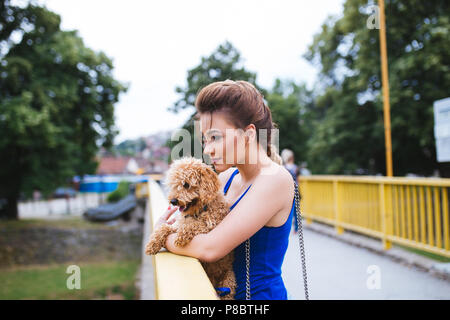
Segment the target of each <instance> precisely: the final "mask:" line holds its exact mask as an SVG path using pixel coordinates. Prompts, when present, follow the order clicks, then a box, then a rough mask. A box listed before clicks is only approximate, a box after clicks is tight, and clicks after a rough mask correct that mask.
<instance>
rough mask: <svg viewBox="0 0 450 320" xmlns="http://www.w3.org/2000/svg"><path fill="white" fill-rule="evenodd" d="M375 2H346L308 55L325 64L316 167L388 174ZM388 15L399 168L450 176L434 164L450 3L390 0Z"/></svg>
mask: <svg viewBox="0 0 450 320" xmlns="http://www.w3.org/2000/svg"><path fill="white" fill-rule="evenodd" d="M375 4H376V3H374V2H373V1H367V0H347V1H346V2H345V4H344V14H343V16H342V17H341V18H339V19H337V18H330V19H328V20H327V21H326V22H325V23H324V24H323V25H322V30H321V32H320V33H318V34H317V35H316V36H315V37H314V41H313V43H312V44H311V46H310V47H309V50H308V52H307V53H306V55H305V57H306V58H307V59H308V60H309V61H311V62H312V63H314V64H316V65H317V66H318V67H319V68H320V78H319V86H318V90H317V91H316V93H315V94H316V98H315V99H316V105H317V108H319V109H321V113H322V114H323V116H322V117H321V119H320V121H318V122H317V128H316V131H315V134H314V135H313V136H312V137H311V139H310V141H309V152H308V156H309V159H310V161H309V163H311V164H312V165H313V166H314V169H313V171H315V172H321V173H356V170H359V169H364V172H365V173H371V174H374V173H385V156H384V154H385V145H384V126H383V106H382V97H381V89H382V88H381V71H380V49H379V30H377V29H368V28H367V25H366V21H367V19H368V18H369V16H370V15H371V14H373V13H374V12H373V11H372V10H370V7H371V6H372V5H375ZM385 14H386V37H387V49H388V63H389V84H390V103H391V130H392V153H393V163H394V174H395V175H404V174H406V173H410V172H412V173H417V174H424V175H430V174H432V173H433V171H434V170H436V169H438V168H439V169H441V174H442V175H445V174H448V173H446V172H447V171H446V170H448V166H447V165H446V164H438V163H437V162H436V150H435V141H434V132H433V102H434V101H435V100H439V99H442V98H445V97H448V96H449V93H450V92H449V89H448V88H449V87H450V73H449V71H450V70H449V67H450V56H449V55H450V42H449V41H448V38H449V30H450V6H449V5H448V1H445V0H431V1H420V0H408V1H405V0H388V1H386V9H385Z"/></svg>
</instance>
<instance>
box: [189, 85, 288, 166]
mask: <svg viewBox="0 0 450 320" xmlns="http://www.w3.org/2000/svg"><path fill="white" fill-rule="evenodd" d="M195 107H196V108H197V111H198V112H200V113H206V112H210V113H211V114H212V113H213V112H223V114H224V115H225V116H226V117H227V119H228V120H229V121H230V122H231V123H232V124H233V125H234V126H235V127H236V128H241V129H244V128H245V127H246V126H248V125H249V124H252V123H253V124H254V125H255V128H256V141H257V142H260V143H261V141H260V139H259V129H267V141H263V142H264V144H265V145H266V146H267V155H268V156H269V157H270V158H271V159H272V160H274V161H275V162H278V163H279V160H280V159H281V158H280V157H279V155H278V154H277V150H276V148H275V146H274V145H272V144H271V134H272V130H271V129H275V128H276V124H275V123H273V122H272V113H271V111H270V109H269V107H268V106H267V105H266V104H265V102H264V97H263V95H262V94H261V92H259V90H258V89H256V87H255V86H254V85H253V84H251V83H249V82H247V81H242V80H238V81H232V80H225V81H218V82H213V83H211V84H209V85H207V86H206V87H204V88H202V89H201V90H200V91H199V93H198V94H197V98H196V100H195ZM278 158H280V159H278Z"/></svg>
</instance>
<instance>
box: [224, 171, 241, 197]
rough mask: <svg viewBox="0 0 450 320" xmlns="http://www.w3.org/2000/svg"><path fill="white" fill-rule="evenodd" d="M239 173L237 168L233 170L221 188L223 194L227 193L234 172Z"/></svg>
mask: <svg viewBox="0 0 450 320" xmlns="http://www.w3.org/2000/svg"><path fill="white" fill-rule="evenodd" d="M238 173H239V170H238V169H237V168H236V170H234V172H233V173H232V174H231V176H230V177H229V178H228V181H227V183H226V184H225V187H224V188H223V194H227V192H228V189H229V188H230V185H231V181H233V178H234V176H235V175H236V174H238Z"/></svg>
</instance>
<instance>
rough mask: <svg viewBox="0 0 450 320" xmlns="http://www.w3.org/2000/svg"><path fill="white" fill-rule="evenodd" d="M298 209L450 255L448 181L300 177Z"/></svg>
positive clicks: (387, 242) (339, 225)
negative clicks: (299, 207) (299, 206)
mask: <svg viewBox="0 0 450 320" xmlns="http://www.w3.org/2000/svg"><path fill="white" fill-rule="evenodd" d="M299 185H300V192H301V197H302V201H300V202H301V210H302V214H303V215H304V217H305V218H306V222H307V223H311V221H312V220H316V221H319V222H323V223H327V224H330V225H333V226H335V228H336V231H337V233H338V234H341V233H342V232H343V231H344V230H345V229H347V230H351V231H355V232H358V233H362V234H366V235H369V236H372V237H375V238H379V239H381V240H382V242H383V248H384V249H389V248H390V247H391V244H392V243H396V244H400V245H404V246H408V247H411V248H417V249H421V250H424V251H428V252H432V253H435V254H439V255H442V256H445V257H450V237H449V231H450V225H449V210H448V207H449V196H448V188H449V187H450V179H439V178H397V177H394V178H388V177H368V176H366V177H350V176H325V175H324V176H320V175H317V176H301V177H300V178H299Z"/></svg>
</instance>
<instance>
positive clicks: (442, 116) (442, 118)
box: [433, 98, 450, 162]
mask: <svg viewBox="0 0 450 320" xmlns="http://www.w3.org/2000/svg"><path fill="white" fill-rule="evenodd" d="M433 106H434V137H435V139H436V157H437V161H438V162H447V161H450V98H445V99H442V100H437V101H435V102H434V105H433Z"/></svg>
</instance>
